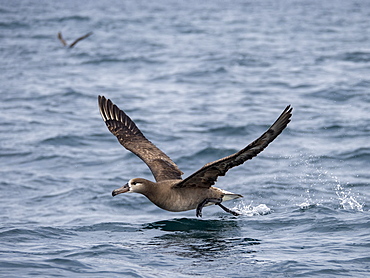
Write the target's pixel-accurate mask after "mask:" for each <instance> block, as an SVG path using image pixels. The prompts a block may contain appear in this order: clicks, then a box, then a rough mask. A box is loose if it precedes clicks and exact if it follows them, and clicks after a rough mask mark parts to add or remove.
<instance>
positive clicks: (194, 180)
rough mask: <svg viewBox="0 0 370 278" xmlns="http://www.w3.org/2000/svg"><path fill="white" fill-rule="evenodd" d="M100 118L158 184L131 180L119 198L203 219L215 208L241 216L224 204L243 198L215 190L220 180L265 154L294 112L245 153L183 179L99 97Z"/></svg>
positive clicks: (288, 111)
mask: <svg viewBox="0 0 370 278" xmlns="http://www.w3.org/2000/svg"><path fill="white" fill-rule="evenodd" d="M98 101H99V108H100V114H101V116H102V118H103V120H104V122H105V124H106V125H107V127H108V129H109V130H110V132H111V133H113V135H115V136H116V137H117V139H118V141H119V142H120V143H121V145H122V146H124V147H125V148H126V149H127V150H129V151H131V152H133V153H134V154H136V155H137V156H138V157H139V158H141V159H142V160H143V161H144V162H145V163H146V164H147V165H148V167H149V168H150V170H151V172H152V174H153V176H154V178H155V180H156V182H152V181H149V180H146V179H143V178H134V179H131V180H130V181H129V182H128V183H127V184H125V185H124V186H122V187H120V188H118V189H115V190H113V192H112V195H113V196H116V195H118V194H120V193H125V192H136V193H140V194H143V195H144V196H146V197H147V198H148V199H149V200H150V201H151V202H152V203H154V204H155V205H157V206H158V207H160V208H162V209H164V210H168V211H174V212H178V211H186V210H192V209H196V216H197V217H202V209H203V207H204V206H208V205H212V204H216V205H218V206H220V207H221V208H222V209H223V210H224V211H226V212H228V213H231V214H233V215H239V213H238V212H236V211H233V210H231V209H229V208H227V207H225V206H223V205H222V204H221V203H222V202H223V201H228V200H232V199H236V198H240V197H243V196H242V195H240V194H235V193H231V192H228V191H225V190H223V189H219V188H216V187H213V186H212V185H214V184H215V183H216V181H217V178H218V177H219V176H224V175H225V174H226V172H227V171H228V170H229V169H231V168H233V167H235V166H238V165H240V164H243V163H244V162H245V161H247V160H249V159H251V158H253V157H255V156H256V155H257V154H259V153H260V152H262V151H263V150H264V149H265V148H266V147H267V146H268V144H270V143H271V142H272V141H273V140H274V139H275V138H276V137H277V136H278V135H279V134H280V133H281V132H282V131H283V130H284V129H285V128H286V126H287V124H288V123H289V122H290V118H291V116H292V109H293V108H291V107H290V105H289V106H287V107H286V108H285V110H284V111H283V113H282V114H281V115H280V116H279V118H278V119H277V120H276V122H275V123H274V124H273V125H272V126H271V127H270V128H269V129H268V130H267V131H266V132H265V133H263V134H262V135H261V136H260V137H259V138H258V139H256V140H255V141H253V142H252V143H250V144H249V145H248V146H246V147H245V148H244V149H242V150H240V151H238V152H236V153H234V154H232V155H229V156H227V157H224V158H221V159H219V160H216V161H214V162H210V163H207V164H206V165H204V166H203V167H202V168H200V169H199V170H198V171H196V172H195V173H193V174H192V175H190V176H189V177H187V178H186V179H184V180H183V179H182V178H181V175H183V172H182V171H181V170H180V169H179V168H178V167H177V165H176V164H175V163H174V162H173V161H172V160H171V159H170V158H169V157H168V156H167V155H166V154H165V153H163V152H162V151H161V150H160V149H158V148H157V147H156V146H155V145H154V144H153V143H152V142H150V141H149V140H148V139H146V138H145V136H144V135H143V133H142V132H141V131H140V130H139V129H138V127H137V126H136V124H135V123H134V122H133V121H132V120H131V119H130V118H129V117H128V116H127V115H126V114H125V112H123V111H122V110H120V109H119V108H118V107H117V106H116V105H115V104H113V103H112V101H111V100H109V99H106V98H105V97H104V96H99V97H98Z"/></svg>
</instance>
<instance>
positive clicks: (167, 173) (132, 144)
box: [98, 96, 183, 182]
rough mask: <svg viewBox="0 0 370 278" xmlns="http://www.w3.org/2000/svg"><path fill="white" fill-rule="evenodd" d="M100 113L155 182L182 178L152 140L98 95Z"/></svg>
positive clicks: (110, 102)
mask: <svg viewBox="0 0 370 278" xmlns="http://www.w3.org/2000/svg"><path fill="white" fill-rule="evenodd" d="M98 100H99V109H100V114H101V116H102V118H103V120H104V122H105V124H106V125H107V127H108V129H109V131H110V132H111V133H113V135H115V136H116V137H117V139H118V141H119V142H120V143H121V145H122V146H124V147H125V148H126V149H128V150H129V151H131V152H133V153H134V154H136V155H137V156H138V157H140V158H141V159H142V160H143V161H144V162H145V163H146V164H147V165H148V167H149V168H150V170H151V171H152V173H153V176H154V178H155V180H156V181H157V182H159V181H162V180H169V179H182V178H181V175H182V174H183V173H182V172H181V170H180V169H179V168H178V167H177V165H176V164H175V163H174V162H173V161H172V160H171V158H169V157H168V156H167V155H166V154H165V153H163V152H162V151H161V150H160V149H158V148H157V147H156V146H155V145H154V144H153V143H152V142H150V141H149V140H148V139H146V138H145V136H144V135H143V133H142V132H141V131H140V130H139V129H138V127H137V126H136V124H135V123H134V122H133V121H132V120H131V119H130V118H129V117H128V116H127V115H126V114H125V112H123V111H122V110H121V109H119V108H118V107H117V106H116V105H115V104H113V103H112V101H111V100H109V99H106V98H105V97H104V96H99V97H98Z"/></svg>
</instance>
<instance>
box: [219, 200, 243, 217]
mask: <svg viewBox="0 0 370 278" xmlns="http://www.w3.org/2000/svg"><path fill="white" fill-rule="evenodd" d="M216 205H219V206H220V208H222V209H223V210H224V211H226V212H228V213H231V214H232V215H235V216H239V215H241V214H240V213H239V212H236V211H234V210H231V209H229V208H227V207H225V206H224V205H222V204H221V203H217V204H216Z"/></svg>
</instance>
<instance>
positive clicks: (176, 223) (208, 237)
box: [144, 218, 261, 261]
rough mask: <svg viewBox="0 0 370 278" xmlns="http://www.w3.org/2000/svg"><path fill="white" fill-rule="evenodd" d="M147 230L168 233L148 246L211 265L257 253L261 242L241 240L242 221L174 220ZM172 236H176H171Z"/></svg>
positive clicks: (150, 225) (249, 239)
mask: <svg viewBox="0 0 370 278" xmlns="http://www.w3.org/2000/svg"><path fill="white" fill-rule="evenodd" d="M144 229H159V230H162V231H165V232H167V233H166V234H164V235H160V236H157V237H153V239H152V240H151V241H150V242H148V245H151V246H156V247H158V248H161V249H165V251H166V252H168V253H175V254H176V255H178V256H182V257H190V258H203V259H206V260H207V261H212V260H213V259H214V258H215V257H224V256H232V255H233V254H235V251H236V250H238V251H237V253H239V254H241V253H243V254H252V253H255V252H257V251H256V250H255V248H254V247H253V246H255V245H259V244H261V241H260V240H259V239H255V238H248V237H244V236H242V232H241V227H240V226H239V220H237V219H230V218H229V220H227V219H220V220H218V219H217V220H198V219H188V218H180V219H172V220H163V221H157V222H153V223H148V224H146V225H145V227H144ZM168 232H173V233H168Z"/></svg>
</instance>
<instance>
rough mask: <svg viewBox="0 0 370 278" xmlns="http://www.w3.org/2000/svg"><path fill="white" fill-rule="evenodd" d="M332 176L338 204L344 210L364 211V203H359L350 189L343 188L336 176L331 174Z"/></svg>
mask: <svg viewBox="0 0 370 278" xmlns="http://www.w3.org/2000/svg"><path fill="white" fill-rule="evenodd" d="M332 178H334V179H335V181H336V182H337V184H336V186H335V193H336V194H337V196H338V200H339V204H340V206H341V207H342V208H343V209H345V210H357V211H364V205H363V204H360V203H359V202H358V201H357V200H356V198H355V196H354V195H353V193H352V192H351V189H347V190H345V189H344V188H343V187H342V186H341V185H340V183H339V181H338V178H337V177H335V176H333V177H332Z"/></svg>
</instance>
